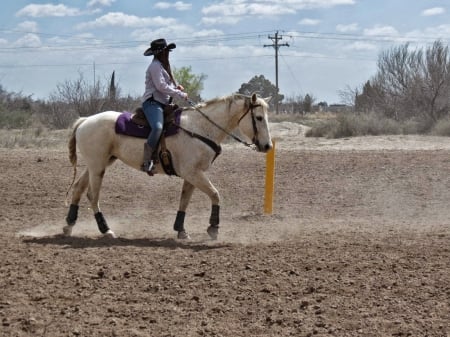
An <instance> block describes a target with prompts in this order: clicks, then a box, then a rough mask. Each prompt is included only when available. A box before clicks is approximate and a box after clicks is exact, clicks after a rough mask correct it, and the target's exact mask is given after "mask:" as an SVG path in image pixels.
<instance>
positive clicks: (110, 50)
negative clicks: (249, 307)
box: [0, 0, 450, 104]
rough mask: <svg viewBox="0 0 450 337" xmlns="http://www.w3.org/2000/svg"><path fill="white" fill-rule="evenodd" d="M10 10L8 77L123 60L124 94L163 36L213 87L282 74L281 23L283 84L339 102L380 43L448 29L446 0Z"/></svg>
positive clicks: (4, 56) (137, 84)
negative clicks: (274, 41)
mask: <svg viewBox="0 0 450 337" xmlns="http://www.w3.org/2000/svg"><path fill="white" fill-rule="evenodd" d="M0 22H1V24H0V84H1V85H2V86H3V87H4V88H6V89H8V90H11V91H16V92H22V93H23V94H25V95H33V96H32V97H34V98H43V99H46V98H48V97H49V95H50V94H51V93H53V92H55V90H56V86H57V85H58V83H63V82H64V81H66V80H73V79H76V78H78V77H79V74H80V73H82V74H83V76H84V77H85V78H86V80H87V81H93V80H94V76H95V78H97V79H100V80H105V79H106V78H107V77H108V76H110V74H111V72H112V71H113V70H115V71H116V78H117V79H118V81H119V84H120V87H121V89H122V94H130V95H133V96H139V95H141V94H142V93H143V90H144V73H145V69H146V67H147V65H148V63H149V62H150V61H151V58H148V57H144V56H143V55H142V53H143V52H144V50H145V49H146V48H147V47H148V45H149V42H150V41H151V40H153V39H157V38H161V37H164V38H166V39H167V41H168V42H175V43H176V44H177V49H175V50H174V52H173V53H172V54H171V63H172V66H174V67H182V66H191V67H192V71H193V72H194V73H196V74H200V73H203V74H205V75H207V79H206V80H205V82H204V84H205V88H204V90H203V92H202V97H203V98H205V99H209V98H213V97H216V96H222V95H227V94H230V93H232V92H235V91H237V90H238V89H239V88H240V86H241V84H242V83H245V82H248V81H249V80H250V79H251V78H252V77H253V76H255V75H261V74H262V75H264V76H265V77H266V78H267V79H269V80H270V81H271V82H272V83H274V84H275V58H274V54H275V51H274V48H273V47H264V45H270V44H272V40H270V39H269V38H268V37H269V36H274V34H275V32H277V31H278V32H279V35H280V36H282V38H283V39H282V40H281V41H280V43H288V44H289V47H287V46H283V47H280V48H279V87H280V93H282V94H284V95H285V96H289V97H295V96H298V95H305V94H306V93H309V94H312V95H313V96H314V97H315V98H316V101H317V102H319V101H326V102H328V103H329V104H332V103H339V102H340V96H339V91H341V90H344V89H345V88H346V87H350V88H356V87H358V86H360V85H361V84H363V83H364V82H365V81H367V80H368V79H370V77H371V76H373V75H374V74H375V72H376V69H377V65H376V63H377V59H378V55H379V54H380V52H381V51H383V50H386V49H388V48H390V47H392V46H394V45H399V44H402V43H406V42H409V43H411V46H412V47H416V46H418V47H423V46H427V45H429V44H430V43H432V42H433V41H434V40H436V39H441V40H443V42H444V43H445V44H448V43H449V41H450V4H449V2H448V0H446V1H444V0H415V1H411V0H377V1H375V0H271V1H269V0H260V1H249V0H227V1H189V0H182V1H146V0H89V1H79V0H78V1H75V0H72V1H45V0H44V1H23V0H3V1H2V3H1V11H0ZM94 65H95V66H94ZM94 70H95V71H94Z"/></svg>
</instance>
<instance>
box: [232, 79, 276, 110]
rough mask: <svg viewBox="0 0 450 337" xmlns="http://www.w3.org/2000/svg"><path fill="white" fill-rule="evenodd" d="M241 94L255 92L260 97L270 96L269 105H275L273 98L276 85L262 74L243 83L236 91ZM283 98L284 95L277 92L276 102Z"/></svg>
mask: <svg viewBox="0 0 450 337" xmlns="http://www.w3.org/2000/svg"><path fill="white" fill-rule="evenodd" d="M238 92H239V93H240V94H243V95H251V94H253V93H257V94H259V95H260V96H262V97H269V96H271V97H272V100H271V101H270V102H271V105H272V104H273V105H275V98H276V97H277V87H276V86H275V85H273V84H272V83H271V82H270V81H269V80H268V79H266V78H265V77H264V75H259V76H255V77H253V78H252V79H251V80H250V81H249V82H248V83H243V84H242V85H241V88H240V89H239V91H238ZM283 99H284V95H280V94H278V103H281V101H282V100H283Z"/></svg>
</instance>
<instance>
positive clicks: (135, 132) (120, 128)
mask: <svg viewBox="0 0 450 337" xmlns="http://www.w3.org/2000/svg"><path fill="white" fill-rule="evenodd" d="M182 112H183V109H177V110H176V111H175V112H174V117H175V120H174V122H175V123H169V125H168V126H166V125H165V126H164V136H166V137H170V136H173V135H175V134H177V133H178V130H179V128H178V125H179V124H180V117H181V113H182ZM131 117H132V113H131V112H128V111H124V112H123V113H121V114H120V115H119V117H118V118H117V120H116V133H120V134H122V135H127V136H132V137H139V138H147V137H148V134H149V133H150V127H147V126H142V125H137V124H135V123H133V122H132V121H131Z"/></svg>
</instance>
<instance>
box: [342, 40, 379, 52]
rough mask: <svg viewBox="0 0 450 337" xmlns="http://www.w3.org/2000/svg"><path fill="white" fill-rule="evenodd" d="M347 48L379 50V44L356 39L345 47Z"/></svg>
mask: <svg viewBox="0 0 450 337" xmlns="http://www.w3.org/2000/svg"><path fill="white" fill-rule="evenodd" d="M345 49H347V50H358V51H365V50H367V51H373V50H377V46H376V45H375V44H373V43H369V42H365V41H356V42H353V43H351V44H349V45H348V46H346V47H345Z"/></svg>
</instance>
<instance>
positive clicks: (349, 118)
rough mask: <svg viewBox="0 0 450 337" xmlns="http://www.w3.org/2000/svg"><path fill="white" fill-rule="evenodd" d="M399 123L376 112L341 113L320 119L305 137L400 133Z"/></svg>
mask: <svg viewBox="0 0 450 337" xmlns="http://www.w3.org/2000/svg"><path fill="white" fill-rule="evenodd" d="M401 132H402V128H401V125H400V124H399V123H398V122H396V121H395V120H393V119H389V118H386V117H383V116H382V115H379V114H376V113H368V114H358V113H341V114H338V115H337V117H336V118H335V119H328V120H324V121H322V123H321V124H320V125H316V126H314V127H312V128H311V129H310V130H309V131H308V132H307V133H306V136H307V137H327V138H345V137H354V136H365V135H371V136H376V135H381V134H400V133H401Z"/></svg>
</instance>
